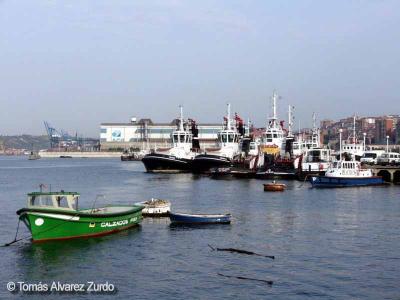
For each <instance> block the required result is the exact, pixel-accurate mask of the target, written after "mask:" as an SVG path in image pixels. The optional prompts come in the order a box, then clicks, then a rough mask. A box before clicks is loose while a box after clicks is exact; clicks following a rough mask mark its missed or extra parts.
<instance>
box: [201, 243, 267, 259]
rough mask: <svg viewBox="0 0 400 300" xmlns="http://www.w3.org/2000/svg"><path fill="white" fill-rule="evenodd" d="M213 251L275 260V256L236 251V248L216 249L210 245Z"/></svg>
mask: <svg viewBox="0 0 400 300" xmlns="http://www.w3.org/2000/svg"><path fill="white" fill-rule="evenodd" d="M208 247H210V248H211V249H212V250H213V251H215V250H216V251H226V252H231V253H240V254H245V255H256V256H262V257H266V258H271V259H275V256H274V255H263V254H258V253H255V252H252V251H247V250H241V249H235V248H214V247H212V246H211V245H208Z"/></svg>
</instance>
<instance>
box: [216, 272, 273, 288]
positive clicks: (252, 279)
mask: <svg viewBox="0 0 400 300" xmlns="http://www.w3.org/2000/svg"><path fill="white" fill-rule="evenodd" d="M218 275H219V276H222V277H226V278H236V279H242V280H251V281H258V282H263V283H266V284H268V285H272V284H273V283H274V282H273V281H272V280H265V279H257V278H250V277H244V276H232V275H225V274H222V273H218Z"/></svg>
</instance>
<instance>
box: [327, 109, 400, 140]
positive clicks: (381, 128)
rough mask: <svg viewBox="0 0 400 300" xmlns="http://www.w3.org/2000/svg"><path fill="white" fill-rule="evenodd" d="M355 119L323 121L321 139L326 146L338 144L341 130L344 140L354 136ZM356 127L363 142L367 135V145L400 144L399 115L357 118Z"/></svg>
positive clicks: (358, 136)
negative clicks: (340, 130)
mask: <svg viewBox="0 0 400 300" xmlns="http://www.w3.org/2000/svg"><path fill="white" fill-rule="evenodd" d="M353 126H354V117H348V118H345V119H341V120H339V121H333V120H323V121H321V125H320V128H321V139H322V141H323V143H324V144H328V143H330V144H332V143H336V142H337V140H338V136H339V129H342V130H343V138H344V139H347V138H348V137H349V136H351V135H352V132H353ZM355 127H356V133H357V138H358V139H359V140H362V139H363V138H364V135H365V142H366V144H367V145H386V142H387V139H388V143H389V144H391V145H399V144H400V117H399V115H387V116H379V117H356V120H355Z"/></svg>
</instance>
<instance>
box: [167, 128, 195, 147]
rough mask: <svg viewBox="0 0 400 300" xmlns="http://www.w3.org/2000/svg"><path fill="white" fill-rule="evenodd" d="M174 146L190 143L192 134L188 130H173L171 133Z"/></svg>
mask: <svg viewBox="0 0 400 300" xmlns="http://www.w3.org/2000/svg"><path fill="white" fill-rule="evenodd" d="M171 137H172V143H173V144H174V146H177V145H178V144H187V143H192V137H193V135H192V134H191V133H190V132H188V131H174V132H173V133H172V135H171Z"/></svg>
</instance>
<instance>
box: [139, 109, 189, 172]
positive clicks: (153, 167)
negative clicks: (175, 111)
mask: <svg viewBox="0 0 400 300" xmlns="http://www.w3.org/2000/svg"><path fill="white" fill-rule="evenodd" d="M180 109H181V114H180V120H179V124H178V129H177V130H175V131H173V132H172V134H171V139H172V147H170V148H158V149H156V150H155V151H153V152H152V153H149V154H147V155H145V156H144V157H143V159H142V162H143V164H144V166H145V167H146V170H147V172H167V173H179V172H190V171H191V170H192V162H193V158H194V157H195V155H196V153H195V152H193V151H192V140H193V134H192V133H191V132H190V130H188V128H186V129H185V128H184V121H183V108H182V106H180Z"/></svg>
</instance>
